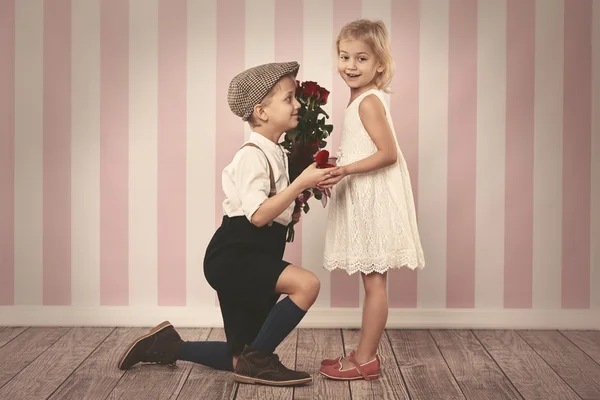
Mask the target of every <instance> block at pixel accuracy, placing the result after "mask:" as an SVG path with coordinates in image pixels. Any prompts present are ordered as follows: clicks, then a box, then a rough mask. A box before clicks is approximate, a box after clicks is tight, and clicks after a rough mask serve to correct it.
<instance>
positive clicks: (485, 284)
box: [475, 0, 506, 308]
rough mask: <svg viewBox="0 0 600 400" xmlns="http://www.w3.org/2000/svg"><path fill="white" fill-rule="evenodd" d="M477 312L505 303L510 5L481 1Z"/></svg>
mask: <svg viewBox="0 0 600 400" xmlns="http://www.w3.org/2000/svg"><path fill="white" fill-rule="evenodd" d="M477 12H478V16H477V35H478V40H477V182H476V207H477V217H476V240H475V307H477V308H479V307H484V308H502V307H503V304H504V186H505V173H504V164H505V158H506V151H505V147H506V146H505V142H506V139H505V130H506V127H505V126H506V121H505V119H506V1H505V0H479V3H478V9H477Z"/></svg>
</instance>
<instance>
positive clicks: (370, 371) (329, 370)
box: [320, 352, 381, 381]
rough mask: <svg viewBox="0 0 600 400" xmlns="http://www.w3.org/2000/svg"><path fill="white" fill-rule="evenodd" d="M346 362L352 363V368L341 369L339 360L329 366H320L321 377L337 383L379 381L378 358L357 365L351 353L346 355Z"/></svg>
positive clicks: (379, 363)
mask: <svg viewBox="0 0 600 400" xmlns="http://www.w3.org/2000/svg"><path fill="white" fill-rule="evenodd" d="M326 361H327V360H326ZM348 361H350V363H352V365H353V367H352V368H350V369H345V370H344V369H342V363H341V360H340V361H338V362H337V363H335V364H331V365H323V364H321V369H320V372H321V375H323V376H326V377H327V378H329V379H334V380H338V381H352V380H356V379H364V380H366V381H370V380H373V379H379V373H380V370H381V362H380V361H379V356H375V358H374V359H373V360H371V361H369V362H367V363H364V364H359V363H358V362H357V361H356V358H354V352H352V353H350V354H349V355H348Z"/></svg>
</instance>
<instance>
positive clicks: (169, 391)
mask: <svg viewBox="0 0 600 400" xmlns="http://www.w3.org/2000/svg"><path fill="white" fill-rule="evenodd" d="M177 332H178V333H179V335H180V336H181V338H182V339H183V340H195V341H199V340H206V336H207V335H208V332H209V331H208V330H207V329H201V328H185V329H177ZM192 366H193V364H192V363H189V362H183V361H178V362H177V367H175V368H174V367H170V366H167V365H158V364H136V365H134V366H133V367H132V368H130V369H128V370H127V371H126V372H125V374H124V375H123V377H122V378H121V380H120V381H119V383H118V384H117V386H115V387H114V389H113V390H112V391H111V392H110V395H109V396H108V397H107V399H112V400H116V399H119V400H127V399H155V398H160V399H175V398H177V395H178V394H179V392H180V391H181V388H182V387H183V384H184V383H185V381H186V379H187V377H188V375H189V373H190V371H191V369H192Z"/></svg>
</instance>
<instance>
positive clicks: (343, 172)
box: [317, 167, 348, 189]
mask: <svg viewBox="0 0 600 400" xmlns="http://www.w3.org/2000/svg"><path fill="white" fill-rule="evenodd" d="M347 175H348V170H347V169H346V168H345V167H338V169H337V170H336V171H332V172H331V178H327V179H325V180H323V181H321V182H319V183H318V185H317V187H318V188H319V189H330V188H331V187H333V185H335V184H336V183H338V182H339V181H341V180H342V179H343V178H344V177H345V176H347Z"/></svg>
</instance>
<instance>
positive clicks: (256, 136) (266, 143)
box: [249, 132, 281, 152]
mask: <svg viewBox="0 0 600 400" xmlns="http://www.w3.org/2000/svg"><path fill="white" fill-rule="evenodd" d="M249 139H250V141H252V142H256V143H258V144H260V147H262V148H263V149H269V150H270V151H272V152H280V151H281V146H280V145H278V144H275V143H273V142H271V141H270V140H269V139H267V138H266V137H264V136H263V135H261V134H260V133H258V132H252V133H251V134H250V138H249Z"/></svg>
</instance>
